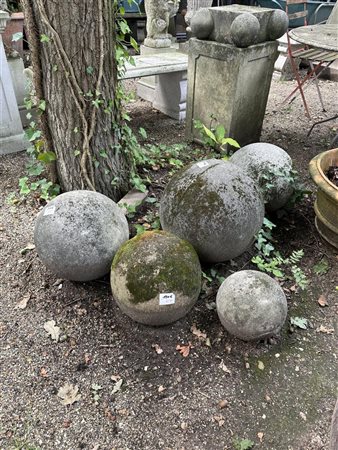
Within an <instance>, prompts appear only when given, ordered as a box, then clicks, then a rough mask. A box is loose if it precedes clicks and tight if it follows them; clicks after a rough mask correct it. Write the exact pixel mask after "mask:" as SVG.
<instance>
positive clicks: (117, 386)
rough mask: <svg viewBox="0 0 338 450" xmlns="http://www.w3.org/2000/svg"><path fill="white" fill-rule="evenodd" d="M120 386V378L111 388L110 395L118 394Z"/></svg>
mask: <svg viewBox="0 0 338 450" xmlns="http://www.w3.org/2000/svg"><path fill="white" fill-rule="evenodd" d="M122 384H123V380H122V378H121V379H120V380H119V381H117V382H116V383H115V386H114V387H113V390H112V391H111V393H112V395H113V394H116V392H119V391H120V390H121V387H122Z"/></svg>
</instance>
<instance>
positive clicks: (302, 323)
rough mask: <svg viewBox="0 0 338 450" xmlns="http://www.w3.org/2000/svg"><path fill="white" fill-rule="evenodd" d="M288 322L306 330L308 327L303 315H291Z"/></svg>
mask: <svg viewBox="0 0 338 450" xmlns="http://www.w3.org/2000/svg"><path fill="white" fill-rule="evenodd" d="M290 323H291V325H294V326H295V327H298V328H301V329H302V330H306V329H307V327H308V320H307V319H305V317H291V319H290Z"/></svg>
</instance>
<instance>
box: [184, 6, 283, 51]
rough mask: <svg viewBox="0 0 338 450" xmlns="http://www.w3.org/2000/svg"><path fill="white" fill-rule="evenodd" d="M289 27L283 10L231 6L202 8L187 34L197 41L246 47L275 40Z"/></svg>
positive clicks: (193, 18)
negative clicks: (189, 33)
mask: <svg viewBox="0 0 338 450" xmlns="http://www.w3.org/2000/svg"><path fill="white" fill-rule="evenodd" d="M288 24H289V21H288V17H287V14H286V13H285V12H284V11H282V10H273V9H270V8H259V7H256V6H244V5H237V4H234V5H228V6H219V7H214V8H201V9H200V10H199V11H197V13H196V14H195V15H194V16H193V17H192V19H191V24H190V31H191V34H192V36H193V37H196V38H198V39H205V40H210V41H216V42H219V43H223V44H232V45H235V46H236V47H240V48H245V47H249V46H251V45H254V44H259V43H261V42H266V41H274V40H276V39H278V38H279V37H281V36H282V35H283V34H284V33H285V32H286V30H287V28H288Z"/></svg>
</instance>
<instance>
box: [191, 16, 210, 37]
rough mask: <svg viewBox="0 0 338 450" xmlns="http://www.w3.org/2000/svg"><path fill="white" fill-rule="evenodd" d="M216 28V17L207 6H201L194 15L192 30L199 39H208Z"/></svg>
mask: <svg viewBox="0 0 338 450" xmlns="http://www.w3.org/2000/svg"><path fill="white" fill-rule="evenodd" d="M213 28H214V19H213V18H212V15H211V13H210V11H209V10H208V9H207V8H200V9H199V10H198V11H196V13H195V14H194V15H193V16H192V18H191V22H190V31H191V34H192V35H193V36H194V37H197V38H198V39H206V38H207V37H208V36H209V35H210V34H211V32H212V30H213Z"/></svg>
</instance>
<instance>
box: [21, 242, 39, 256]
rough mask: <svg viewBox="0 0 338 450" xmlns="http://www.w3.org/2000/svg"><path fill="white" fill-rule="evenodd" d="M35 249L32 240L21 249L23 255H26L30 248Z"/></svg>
mask: <svg viewBox="0 0 338 450" xmlns="http://www.w3.org/2000/svg"><path fill="white" fill-rule="evenodd" d="M34 249H35V245H34V244H32V243H31V242H29V243H28V244H27V245H26V247H25V248H22V249H21V250H20V253H21V255H25V254H26V253H27V252H28V251H30V250H34Z"/></svg>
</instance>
